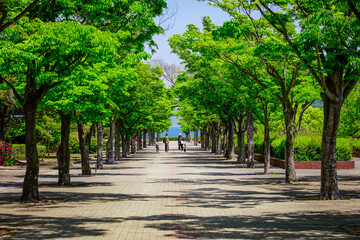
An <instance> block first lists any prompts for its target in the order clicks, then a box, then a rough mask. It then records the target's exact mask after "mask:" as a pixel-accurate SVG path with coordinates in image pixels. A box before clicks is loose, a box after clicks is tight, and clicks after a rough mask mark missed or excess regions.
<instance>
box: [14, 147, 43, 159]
mask: <svg viewBox="0 0 360 240" xmlns="http://www.w3.org/2000/svg"><path fill="white" fill-rule="evenodd" d="M11 147H12V154H13V157H14V158H15V159H16V160H24V159H26V157H25V144H12V145H11ZM37 150H38V156H39V158H40V159H43V158H44V157H45V156H46V153H47V152H46V146H44V145H39V144H38V145H37Z"/></svg>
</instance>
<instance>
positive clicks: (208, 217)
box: [0, 142, 360, 240]
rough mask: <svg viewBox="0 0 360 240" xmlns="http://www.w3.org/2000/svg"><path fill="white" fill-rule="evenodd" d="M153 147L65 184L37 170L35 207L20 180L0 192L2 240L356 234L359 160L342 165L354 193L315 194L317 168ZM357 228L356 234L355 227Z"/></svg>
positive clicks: (343, 179) (344, 185) (347, 189)
mask: <svg viewBox="0 0 360 240" xmlns="http://www.w3.org/2000/svg"><path fill="white" fill-rule="evenodd" d="M160 146H161V150H162V151H161V152H160V153H156V152H155V147H149V148H147V149H146V150H144V151H141V152H138V153H136V154H135V155H132V156H131V157H129V158H128V159H125V160H124V161H121V162H119V163H118V164H117V165H105V169H103V170H98V172H97V175H96V176H92V177H83V176H81V175H80V173H81V170H80V166H78V165H75V166H74V167H73V168H72V169H71V174H72V182H73V186H71V187H58V186H57V185H56V182H57V175H56V171H50V172H46V173H44V172H43V173H42V174H41V175H40V193H41V196H42V198H43V199H44V200H43V201H42V202H41V203H37V204H21V203H19V202H17V201H16V200H15V199H16V198H18V197H19V196H20V195H21V186H20V185H19V184H14V185H8V186H6V187H3V188H2V189H1V190H0V203H1V204H0V223H1V224H0V225H1V226H0V233H1V229H3V230H4V229H5V228H8V230H9V228H10V229H12V230H13V232H12V233H9V235H8V236H5V234H2V235H0V239H2V238H3V239H121V240H123V239H359V236H356V235H354V234H355V233H356V231H359V229H360V201H359V199H360V198H358V197H357V196H356V195H357V194H360V177H359V176H360V174H359V167H358V166H359V164H357V168H356V169H354V170H339V171H338V175H339V187H340V189H341V190H342V193H343V194H344V195H345V196H346V197H347V199H348V200H344V201H317V200H316V198H317V195H318V192H319V181H320V171H319V170H297V176H298V178H299V182H298V183H297V184H292V185H287V184H284V182H283V180H284V170H283V169H278V168H273V169H272V170H271V174H269V175H263V174H262V172H263V169H262V165H261V164H257V165H256V168H255V169H247V168H246V167H245V165H238V164H234V162H233V161H228V160H225V159H223V158H222V157H220V156H215V155H213V154H210V153H208V152H204V151H202V150H201V149H200V148H199V147H195V146H192V145H191V144H188V151H187V152H186V153H184V152H179V151H178V150H176V143H175V142H172V143H171V150H170V152H169V153H164V151H163V149H164V148H163V145H162V143H160ZM352 233H353V234H352Z"/></svg>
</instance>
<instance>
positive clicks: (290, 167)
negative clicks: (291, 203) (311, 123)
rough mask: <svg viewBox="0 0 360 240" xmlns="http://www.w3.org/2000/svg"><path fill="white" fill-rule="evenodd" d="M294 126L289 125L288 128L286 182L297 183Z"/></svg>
mask: <svg viewBox="0 0 360 240" xmlns="http://www.w3.org/2000/svg"><path fill="white" fill-rule="evenodd" d="M292 126H293V124H291V123H289V124H288V126H287V127H286V143H285V182H287V183H291V182H296V181H297V179H296V170H295V161H294V139H295V133H294V132H293V131H292V130H291V128H292Z"/></svg>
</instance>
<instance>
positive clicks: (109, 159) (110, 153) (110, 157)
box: [106, 117, 116, 164]
mask: <svg viewBox="0 0 360 240" xmlns="http://www.w3.org/2000/svg"><path fill="white" fill-rule="evenodd" d="M114 128H115V120H114V118H113V117H110V134H109V138H108V142H107V144H106V163H107V164H116V161H115V159H114Z"/></svg>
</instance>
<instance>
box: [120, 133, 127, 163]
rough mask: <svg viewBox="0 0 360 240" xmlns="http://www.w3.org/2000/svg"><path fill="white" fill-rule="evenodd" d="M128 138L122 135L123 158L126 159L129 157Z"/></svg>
mask: <svg viewBox="0 0 360 240" xmlns="http://www.w3.org/2000/svg"><path fill="white" fill-rule="evenodd" d="M126 141H127V140H126V137H125V136H124V135H123V134H121V146H122V153H121V157H123V158H126V157H127V155H128V150H127V143H126Z"/></svg>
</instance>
